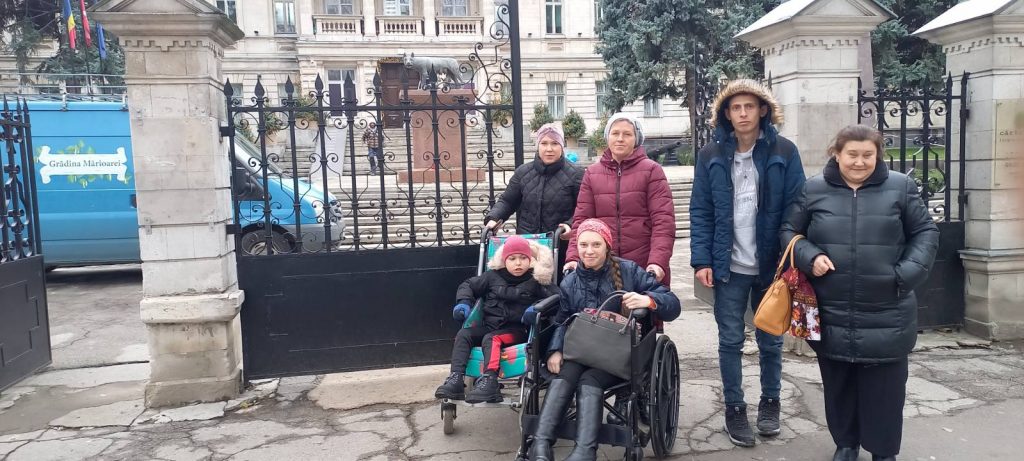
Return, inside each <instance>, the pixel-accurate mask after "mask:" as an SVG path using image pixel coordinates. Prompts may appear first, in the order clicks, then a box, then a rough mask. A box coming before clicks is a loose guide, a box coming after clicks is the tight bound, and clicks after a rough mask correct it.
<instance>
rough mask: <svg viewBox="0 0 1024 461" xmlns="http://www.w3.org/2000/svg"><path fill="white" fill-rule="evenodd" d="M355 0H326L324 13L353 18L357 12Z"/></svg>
mask: <svg viewBox="0 0 1024 461" xmlns="http://www.w3.org/2000/svg"><path fill="white" fill-rule="evenodd" d="M353 2H354V0H324V13H327V14H339V15H345V16H352V15H354V14H356V13H355V11H356V8H355V5H354V4H353Z"/></svg>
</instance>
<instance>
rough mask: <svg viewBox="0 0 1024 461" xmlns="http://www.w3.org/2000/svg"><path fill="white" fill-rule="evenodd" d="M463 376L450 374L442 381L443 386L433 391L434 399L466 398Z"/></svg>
mask: <svg viewBox="0 0 1024 461" xmlns="http://www.w3.org/2000/svg"><path fill="white" fill-rule="evenodd" d="M465 376H466V375H464V374H462V373H458V372H454V371H453V372H452V374H450V375H448V378H447V379H445V380H444V384H442V385H441V386H439V387H438V388H437V390H436V391H434V397H436V398H439V399H449V400H462V399H463V397H465V396H466V383H465V381H464V379H465Z"/></svg>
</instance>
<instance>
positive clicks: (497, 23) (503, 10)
mask: <svg viewBox="0 0 1024 461" xmlns="http://www.w3.org/2000/svg"><path fill="white" fill-rule="evenodd" d="M504 5H507V4H500V5H497V6H495V8H494V27H495V31H496V32H495V37H496V38H503V37H508V34H509V30H508V25H509V24H510V22H509V20H508V6H504Z"/></svg>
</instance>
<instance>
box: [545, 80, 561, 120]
mask: <svg viewBox="0 0 1024 461" xmlns="http://www.w3.org/2000/svg"><path fill="white" fill-rule="evenodd" d="M548 111H549V112H550V113H551V117H553V118H554V119H555V120H561V119H562V118H563V117H565V82H548Z"/></svg>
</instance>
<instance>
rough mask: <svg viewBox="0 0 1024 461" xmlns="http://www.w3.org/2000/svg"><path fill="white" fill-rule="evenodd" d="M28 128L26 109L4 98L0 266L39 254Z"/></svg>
mask: <svg viewBox="0 0 1024 461" xmlns="http://www.w3.org/2000/svg"><path fill="white" fill-rule="evenodd" d="M30 126H31V122H30V120H29V114H28V106H27V105H25V104H24V102H23V101H22V100H20V99H19V100H17V101H15V102H14V107H13V108H12V107H11V104H10V102H9V101H8V100H7V98H6V97H5V98H4V105H3V110H2V111H0V141H2V143H3V144H2V149H3V151H2V152H0V178H2V179H3V200H0V218H2V219H0V264H3V263H7V262H12V261H16V260H19V259H25V258H28V257H30V256H34V255H38V254H40V253H41V252H42V251H41V245H40V239H39V226H37V225H36V223H38V222H39V210H38V208H37V207H36V203H37V200H36V189H35V159H34V158H33V154H32V136H31V133H30V128H29V127H30Z"/></svg>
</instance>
